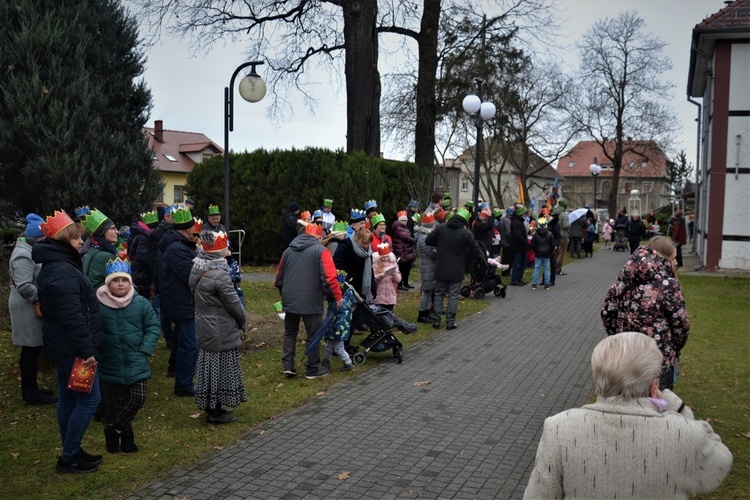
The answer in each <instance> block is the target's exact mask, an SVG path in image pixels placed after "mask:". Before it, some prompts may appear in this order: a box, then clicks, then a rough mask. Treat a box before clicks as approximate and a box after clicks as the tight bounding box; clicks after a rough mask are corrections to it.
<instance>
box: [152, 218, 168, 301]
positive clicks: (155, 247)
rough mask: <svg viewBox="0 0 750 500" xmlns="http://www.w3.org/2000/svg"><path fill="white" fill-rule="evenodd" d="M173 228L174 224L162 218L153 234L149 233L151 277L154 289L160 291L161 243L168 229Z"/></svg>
mask: <svg viewBox="0 0 750 500" xmlns="http://www.w3.org/2000/svg"><path fill="white" fill-rule="evenodd" d="M170 229H172V224H170V223H168V222H166V221H164V220H161V221H159V225H158V226H156V227H155V228H154V229H153V230H152V231H151V234H149V235H148V249H147V250H148V253H147V255H148V263H149V266H151V279H152V280H153V283H154V291H155V292H156V293H159V288H160V287H161V257H162V255H161V253H160V250H159V243H160V242H161V239H162V237H163V236H164V235H165V234H167V231H169V230H170Z"/></svg>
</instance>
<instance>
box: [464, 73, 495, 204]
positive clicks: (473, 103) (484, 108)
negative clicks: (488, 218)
mask: <svg viewBox="0 0 750 500" xmlns="http://www.w3.org/2000/svg"><path fill="white" fill-rule="evenodd" d="M475 81H476V83H477V94H476V95H474V94H469V95H467V96H466V97H464V101H463V108H464V111H466V112H467V113H470V114H472V115H474V124H475V125H476V127H477V149H476V156H475V158H474V210H475V211H476V210H478V209H479V166H480V164H481V162H482V128H483V125H484V121H485V120H489V119H491V118H492V117H493V116H495V111H496V108H495V105H494V104H493V103H491V102H482V91H483V90H484V81H482V80H480V79H479V78H477V79H476V80H475Z"/></svg>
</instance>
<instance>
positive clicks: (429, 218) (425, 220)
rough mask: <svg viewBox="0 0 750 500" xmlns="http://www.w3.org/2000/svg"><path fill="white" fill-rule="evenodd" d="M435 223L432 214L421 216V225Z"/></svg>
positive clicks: (427, 213) (426, 213)
mask: <svg viewBox="0 0 750 500" xmlns="http://www.w3.org/2000/svg"><path fill="white" fill-rule="evenodd" d="M433 222H435V214H434V213H433V212H425V213H424V214H423V215H422V224H432V223H433Z"/></svg>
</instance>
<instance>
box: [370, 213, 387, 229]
mask: <svg viewBox="0 0 750 500" xmlns="http://www.w3.org/2000/svg"><path fill="white" fill-rule="evenodd" d="M381 222H382V223H385V216H384V215H383V214H378V215H376V216H375V217H373V218H372V219H370V225H371V226H372V227H375V226H377V225H378V224H380V223H381Z"/></svg>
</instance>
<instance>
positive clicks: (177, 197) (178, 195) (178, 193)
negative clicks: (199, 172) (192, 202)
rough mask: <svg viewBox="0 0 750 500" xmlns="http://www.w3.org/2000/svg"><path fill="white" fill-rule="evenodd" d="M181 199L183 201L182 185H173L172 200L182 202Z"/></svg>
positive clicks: (183, 191)
mask: <svg viewBox="0 0 750 500" xmlns="http://www.w3.org/2000/svg"><path fill="white" fill-rule="evenodd" d="M183 201H185V190H184V189H183V186H175V187H174V202H175V203H182V202H183Z"/></svg>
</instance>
